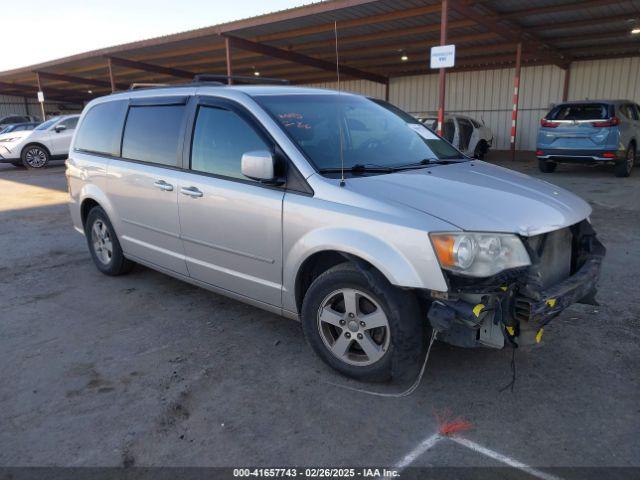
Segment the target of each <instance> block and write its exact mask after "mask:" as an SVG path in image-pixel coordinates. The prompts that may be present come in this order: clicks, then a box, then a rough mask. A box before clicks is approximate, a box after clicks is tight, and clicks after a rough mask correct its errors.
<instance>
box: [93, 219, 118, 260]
mask: <svg viewBox="0 0 640 480" xmlns="http://www.w3.org/2000/svg"><path fill="white" fill-rule="evenodd" d="M91 243H92V244H93V251H94V252H95V254H96V257H98V260H100V262H101V263H103V264H105V265H108V264H109V262H110V261H111V258H112V257H113V244H112V243H111V235H110V234H109V229H108V228H107V226H106V225H105V223H104V222H103V221H102V220H100V219H97V220H96V221H95V222H93V226H92V227H91Z"/></svg>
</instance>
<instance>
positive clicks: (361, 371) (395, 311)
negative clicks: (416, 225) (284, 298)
mask: <svg viewBox="0 0 640 480" xmlns="http://www.w3.org/2000/svg"><path fill="white" fill-rule="evenodd" d="M347 299H350V301H349V300H347ZM345 304H351V305H357V306H356V307H355V312H353V311H351V312H350V311H348V310H352V308H348V307H347V308H345ZM321 312H322V314H321ZM351 314H353V315H351ZM366 322H369V325H367V323H366ZM371 322H375V325H378V326H376V327H374V328H372V327H371V324H372V323H371ZM385 322H386V323H385ZM427 323H428V322H427V319H426V315H422V309H421V308H420V304H419V302H418V300H417V298H416V297H415V295H414V294H413V293H411V292H409V291H404V290H400V289H398V288H396V287H394V286H393V285H391V284H390V283H389V282H388V281H387V280H386V278H384V276H383V275H382V274H380V273H379V272H378V271H377V270H374V269H368V270H360V269H359V268H358V267H356V266H355V265H353V264H352V263H343V264H340V265H336V266H335V267H333V268H331V269H329V270H327V271H326V272H324V273H323V274H322V275H320V276H319V277H318V278H316V279H315V280H314V282H313V283H312V284H311V286H310V287H309V289H308V290H307V293H306V295H305V297H304V301H303V304H302V328H303V330H304V334H305V337H306V339H307V341H308V342H309V344H310V345H311V347H312V348H313V349H314V350H315V352H316V353H317V354H318V356H319V357H320V358H321V359H322V360H323V361H324V362H325V363H326V364H327V365H329V366H330V367H332V368H334V369H335V370H337V371H339V372H340V373H342V374H344V375H346V376H348V377H351V378H355V379H357V380H364V381H373V382H382V381H387V380H390V379H391V378H393V379H394V380H397V379H400V380H401V379H403V378H405V377H406V378H409V377H410V376H411V375H415V372H416V371H417V367H418V366H419V363H420V361H421V360H422V358H423V355H424V349H425V345H426V333H427ZM343 352H344V353H343Z"/></svg>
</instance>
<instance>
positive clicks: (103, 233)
mask: <svg viewBox="0 0 640 480" xmlns="http://www.w3.org/2000/svg"><path fill="white" fill-rule="evenodd" d="M84 233H85V237H86V238H87V244H88V246H89V252H91V258H93V263H95V265H96V267H98V270H100V271H101V272H102V273H104V274H105V275H111V276H116V275H124V274H125V273H129V272H130V271H131V269H132V268H133V266H134V265H135V263H134V262H132V261H131V260H128V259H127V258H125V256H124V253H123V252H122V248H121V247H120V242H119V241H118V237H117V236H116V233H115V230H114V229H113V225H111V222H110V221H109V217H108V216H107V214H106V213H105V211H104V210H103V209H102V208H101V207H93V208H92V209H91V211H90V212H89V215H87V221H86V222H85V225H84Z"/></svg>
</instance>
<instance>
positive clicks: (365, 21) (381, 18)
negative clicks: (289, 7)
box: [255, 4, 440, 42]
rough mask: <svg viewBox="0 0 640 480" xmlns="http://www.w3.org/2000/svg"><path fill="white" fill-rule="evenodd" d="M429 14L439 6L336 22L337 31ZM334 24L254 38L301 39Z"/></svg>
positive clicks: (323, 30) (330, 28) (330, 27)
mask: <svg viewBox="0 0 640 480" xmlns="http://www.w3.org/2000/svg"><path fill="white" fill-rule="evenodd" d="M431 13H440V4H436V5H426V6H423V7H416V8H407V9H404V10H396V11H393V12H387V13H380V14H378V15H369V16H367V17H360V18H353V19H350V20H343V21H340V22H338V31H340V30H342V29H345V28H352V27H359V26H362V25H374V24H376V23H383V22H390V21H393V20H401V19H403V18H409V17H417V16H420V15H428V14H431ZM333 28H334V23H333V22H330V23H323V24H321V25H312V26H310V27H301V28H294V29H291V30H285V31H283V32H275V33H270V34H266V35H259V36H257V37H255V41H256V42H270V41H273V40H282V39H286V38H295V37H301V36H303V35H314V34H316V33H325V32H333Z"/></svg>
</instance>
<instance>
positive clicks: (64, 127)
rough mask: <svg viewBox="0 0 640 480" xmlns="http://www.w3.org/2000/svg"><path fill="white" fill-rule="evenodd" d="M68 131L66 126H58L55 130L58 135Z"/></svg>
mask: <svg viewBox="0 0 640 480" xmlns="http://www.w3.org/2000/svg"><path fill="white" fill-rule="evenodd" d="M66 129H67V126H66V125H56V127H55V128H54V130H55V131H56V133H60V132H62V131H64V130H66Z"/></svg>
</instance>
